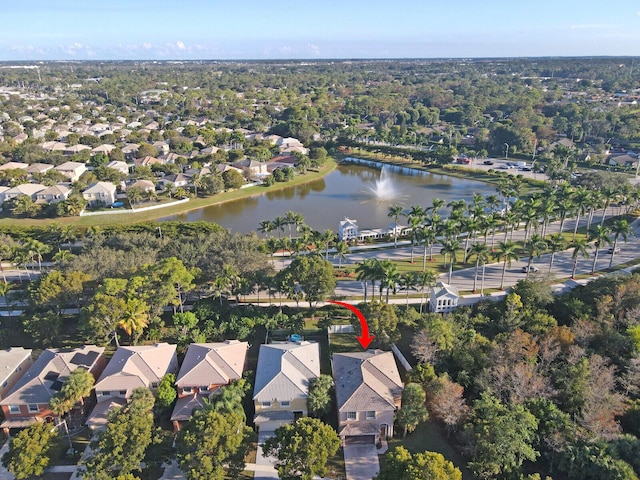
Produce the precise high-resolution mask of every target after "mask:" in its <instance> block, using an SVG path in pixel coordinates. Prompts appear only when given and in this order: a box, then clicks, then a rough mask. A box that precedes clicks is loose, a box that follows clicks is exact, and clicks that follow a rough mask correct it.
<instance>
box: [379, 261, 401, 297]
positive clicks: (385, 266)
mask: <svg viewBox="0 0 640 480" xmlns="http://www.w3.org/2000/svg"><path fill="white" fill-rule="evenodd" d="M380 267H381V269H382V279H381V282H380V300H382V288H383V287H384V288H386V289H387V300H386V302H387V303H389V290H393V294H394V295H395V294H396V289H397V283H398V281H400V273H399V272H398V267H397V266H396V264H395V263H393V262H391V261H390V260H383V261H382V262H380Z"/></svg>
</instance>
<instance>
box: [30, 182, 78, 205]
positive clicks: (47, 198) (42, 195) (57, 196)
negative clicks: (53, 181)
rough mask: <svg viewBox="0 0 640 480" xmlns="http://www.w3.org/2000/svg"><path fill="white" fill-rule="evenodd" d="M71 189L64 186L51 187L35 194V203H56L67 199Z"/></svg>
mask: <svg viewBox="0 0 640 480" xmlns="http://www.w3.org/2000/svg"><path fill="white" fill-rule="evenodd" d="M71 191H72V190H71V188H69V187H67V186H66V185H61V184H59V185H53V186H51V187H48V188H45V189H44V190H40V191H39V192H38V193H36V203H46V204H49V203H58V202H62V201H63V200H66V199H67V198H69V195H71Z"/></svg>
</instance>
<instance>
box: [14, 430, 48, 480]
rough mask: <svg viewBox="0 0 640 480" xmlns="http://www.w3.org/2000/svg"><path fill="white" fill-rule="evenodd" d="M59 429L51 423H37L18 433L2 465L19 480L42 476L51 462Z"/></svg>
mask: <svg viewBox="0 0 640 480" xmlns="http://www.w3.org/2000/svg"><path fill="white" fill-rule="evenodd" d="M57 436H58V429H57V428H55V427H53V425H52V424H50V423H45V422H36V423H34V424H32V425H31V426H30V427H28V428H25V429H24V430H21V431H20V432H18V434H17V435H16V436H15V437H13V438H12V439H11V442H10V443H9V450H8V451H7V453H5V454H4V455H3V456H2V464H3V465H4V466H5V467H6V468H7V470H9V472H11V473H12V474H13V475H14V476H15V477H16V478H17V479H18V480H22V479H26V478H32V477H34V476H40V475H42V474H43V473H44V470H45V468H47V467H48V466H49V464H50V462H51V456H50V455H51V449H52V447H53V446H54V444H55V440H56V438H57Z"/></svg>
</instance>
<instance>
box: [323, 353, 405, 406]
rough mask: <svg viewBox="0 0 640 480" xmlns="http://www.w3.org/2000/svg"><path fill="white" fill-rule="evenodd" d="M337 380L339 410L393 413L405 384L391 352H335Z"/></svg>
mask: <svg viewBox="0 0 640 480" xmlns="http://www.w3.org/2000/svg"><path fill="white" fill-rule="evenodd" d="M332 364H333V378H334V380H335V384H336V399H337V403H338V409H339V410H345V411H365V410H376V411H381V410H389V409H391V410H393V409H395V406H396V403H398V402H399V401H400V397H401V396H402V389H403V384H402V380H401V379H400V374H399V373H398V367H397V365H396V361H395V359H394V358H393V354H392V353H391V352H383V351H382V350H367V351H366V352H354V353H335V354H334V355H333V358H332Z"/></svg>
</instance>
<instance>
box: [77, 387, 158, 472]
mask: <svg viewBox="0 0 640 480" xmlns="http://www.w3.org/2000/svg"><path fill="white" fill-rule="evenodd" d="M153 403H154V398H153V394H152V393H151V391H150V390H148V389H146V388H136V389H135V390H134V391H133V394H132V396H131V399H130V401H129V404H128V405H127V406H125V407H122V408H116V409H115V410H112V411H111V413H110V414H109V417H108V422H107V428H106V430H104V431H103V432H102V433H101V434H100V435H99V437H98V440H97V443H96V445H95V448H94V449H93V452H92V455H91V456H90V457H88V458H86V459H85V460H84V461H83V462H82V465H83V466H84V472H83V473H82V478H85V479H87V480H106V479H108V478H113V477H114V474H115V473H116V472H117V473H118V474H120V475H126V474H129V473H133V472H135V471H138V470H140V462H142V460H143V459H144V455H145V453H146V451H147V447H148V446H149V445H150V444H151V442H152V440H153V413H152V409H153Z"/></svg>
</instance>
